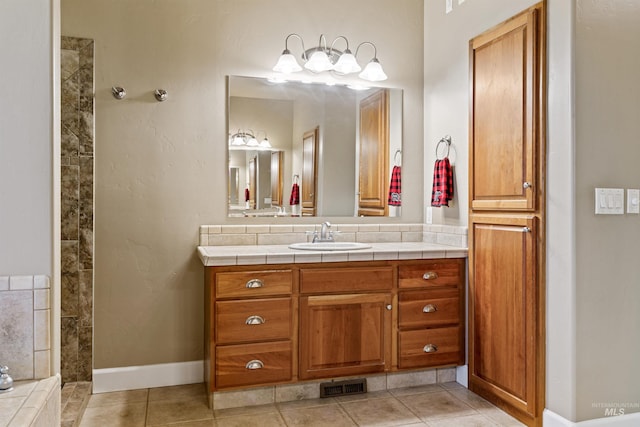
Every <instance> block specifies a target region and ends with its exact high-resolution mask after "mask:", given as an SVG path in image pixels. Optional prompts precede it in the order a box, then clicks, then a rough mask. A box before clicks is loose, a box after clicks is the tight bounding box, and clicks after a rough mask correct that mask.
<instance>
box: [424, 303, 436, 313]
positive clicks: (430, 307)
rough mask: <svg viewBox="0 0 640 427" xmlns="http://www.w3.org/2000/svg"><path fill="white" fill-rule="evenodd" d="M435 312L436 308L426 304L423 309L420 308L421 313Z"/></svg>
mask: <svg viewBox="0 0 640 427" xmlns="http://www.w3.org/2000/svg"><path fill="white" fill-rule="evenodd" d="M436 311H438V307H436V306H435V305H433V304H427V305H425V306H424V307H422V312H423V313H435V312H436Z"/></svg>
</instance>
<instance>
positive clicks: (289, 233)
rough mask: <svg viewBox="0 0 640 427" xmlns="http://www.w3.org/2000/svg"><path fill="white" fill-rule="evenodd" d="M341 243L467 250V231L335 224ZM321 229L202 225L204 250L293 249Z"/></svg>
mask: <svg viewBox="0 0 640 427" xmlns="http://www.w3.org/2000/svg"><path fill="white" fill-rule="evenodd" d="M331 228H332V229H333V230H335V231H338V232H339V233H337V234H336V235H335V239H336V240H337V241H352V242H362V243H392V242H428V243H439V244H443V245H449V246H457V247H464V248H466V247H467V227H457V226H451V225H431V224H334V225H333V226H332V227H331ZM313 230H318V231H319V225H314V224H295V225H268V224H265V225H202V226H200V240H199V245H200V246H236V245H289V244H291V243H297V242H304V241H307V240H311V237H310V236H308V235H307V231H313Z"/></svg>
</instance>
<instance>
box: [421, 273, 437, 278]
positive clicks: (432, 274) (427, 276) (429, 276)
mask: <svg viewBox="0 0 640 427" xmlns="http://www.w3.org/2000/svg"><path fill="white" fill-rule="evenodd" d="M422 278H423V279H424V280H433V279H437V278H438V273H436V272H435V271H427V272H426V273H424V274H423V275H422Z"/></svg>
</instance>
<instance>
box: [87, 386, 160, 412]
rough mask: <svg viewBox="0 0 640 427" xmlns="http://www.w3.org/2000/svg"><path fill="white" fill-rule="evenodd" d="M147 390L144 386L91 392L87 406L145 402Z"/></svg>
mask: <svg viewBox="0 0 640 427" xmlns="http://www.w3.org/2000/svg"><path fill="white" fill-rule="evenodd" d="M148 395H149V390H148V389H146V388H143V389H139V390H127V391H113V392H110V393H100V394H92V395H91V397H90V398H89V403H88V404H87V408H94V407H96V406H108V405H115V404H122V403H137V402H145V403H146V402H147V396H148Z"/></svg>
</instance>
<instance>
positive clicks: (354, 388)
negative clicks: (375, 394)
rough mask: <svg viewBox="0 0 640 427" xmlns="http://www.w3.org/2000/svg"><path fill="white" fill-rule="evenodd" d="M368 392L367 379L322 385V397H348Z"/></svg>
mask: <svg viewBox="0 0 640 427" xmlns="http://www.w3.org/2000/svg"><path fill="white" fill-rule="evenodd" d="M366 392H367V379H366V378H357V379H352V380H345V381H331V382H326V383H321V384H320V397H335V396H348V395H351V394H362V393H366Z"/></svg>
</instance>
